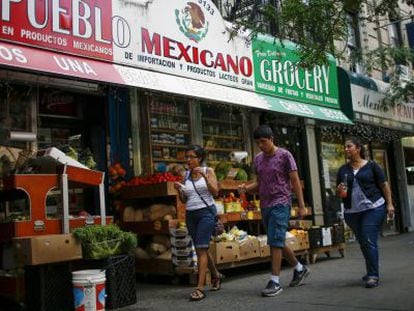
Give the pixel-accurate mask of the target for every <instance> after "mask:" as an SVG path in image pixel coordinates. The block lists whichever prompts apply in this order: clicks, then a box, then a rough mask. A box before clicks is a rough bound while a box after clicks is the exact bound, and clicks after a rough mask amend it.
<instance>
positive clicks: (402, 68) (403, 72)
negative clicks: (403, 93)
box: [397, 65, 412, 81]
mask: <svg viewBox="0 0 414 311" xmlns="http://www.w3.org/2000/svg"><path fill="white" fill-rule="evenodd" d="M397 73H398V74H399V77H400V80H401V81H410V80H411V76H412V72H411V68H410V67H408V66H406V65H397Z"/></svg>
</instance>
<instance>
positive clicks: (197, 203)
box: [183, 167, 214, 211]
mask: <svg viewBox="0 0 414 311" xmlns="http://www.w3.org/2000/svg"><path fill="white" fill-rule="evenodd" d="M206 172H207V167H204V173H206ZM194 185H195V186H196V187H197V191H198V192H199V193H200V195H201V196H202V197H203V199H204V201H206V203H207V204H208V205H209V206H211V205H213V204H214V198H213V196H212V195H211V193H210V191H209V190H208V187H207V182H206V180H205V179H204V178H203V177H200V178H199V179H197V180H194ZM194 185H193V182H192V181H191V173H190V172H187V173H186V179H185V189H184V190H183V193H184V195H185V196H186V197H187V203H186V205H185V206H186V210H187V211H195V210H198V209H202V208H207V205H206V204H205V203H204V202H203V200H202V199H201V198H200V196H199V195H198V194H197V192H196V191H195V190H194Z"/></svg>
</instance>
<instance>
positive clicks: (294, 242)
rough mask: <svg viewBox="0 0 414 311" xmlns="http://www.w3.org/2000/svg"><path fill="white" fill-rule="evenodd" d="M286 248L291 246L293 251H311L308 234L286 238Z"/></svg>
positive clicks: (303, 233)
mask: <svg viewBox="0 0 414 311" xmlns="http://www.w3.org/2000/svg"><path fill="white" fill-rule="evenodd" d="M285 244H286V246H289V247H290V249H291V250H292V251H301V250H306V249H309V237H308V232H306V231H304V232H301V233H298V235H296V236H293V237H286V240H285Z"/></svg>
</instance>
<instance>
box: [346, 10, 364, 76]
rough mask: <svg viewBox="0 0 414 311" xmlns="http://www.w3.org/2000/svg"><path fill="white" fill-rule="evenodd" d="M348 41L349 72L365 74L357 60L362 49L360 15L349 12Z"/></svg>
mask: <svg viewBox="0 0 414 311" xmlns="http://www.w3.org/2000/svg"><path fill="white" fill-rule="evenodd" d="M346 14H347V27H348V40H347V42H346V52H347V54H348V58H349V68H348V69H349V70H350V71H352V72H356V73H364V72H363V71H364V70H363V67H362V65H361V63H360V62H359V61H358V60H357V54H358V52H359V51H360V49H361V39H360V35H359V23H358V14H357V13H353V12H347V13H346Z"/></svg>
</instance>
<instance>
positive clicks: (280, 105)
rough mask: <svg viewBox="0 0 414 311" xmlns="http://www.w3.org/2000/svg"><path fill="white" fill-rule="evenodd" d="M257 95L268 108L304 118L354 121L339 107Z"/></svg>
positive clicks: (350, 122)
mask: <svg viewBox="0 0 414 311" xmlns="http://www.w3.org/2000/svg"><path fill="white" fill-rule="evenodd" d="M257 95H258V96H259V97H261V98H262V99H263V100H264V101H265V102H266V103H267V104H268V105H269V108H268V109H269V110H272V111H276V112H280V113H288V114H293V115H297V116H301V117H304V118H311V119H319V120H325V121H330V122H339V123H346V124H353V123H352V121H351V120H349V119H348V117H347V116H346V115H345V114H344V113H343V112H342V111H341V110H339V109H334V108H328V107H322V106H317V105H311V104H304V103H300V102H296V101H291V100H287V99H283V98H279V97H272V96H266V95H261V94H257Z"/></svg>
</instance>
